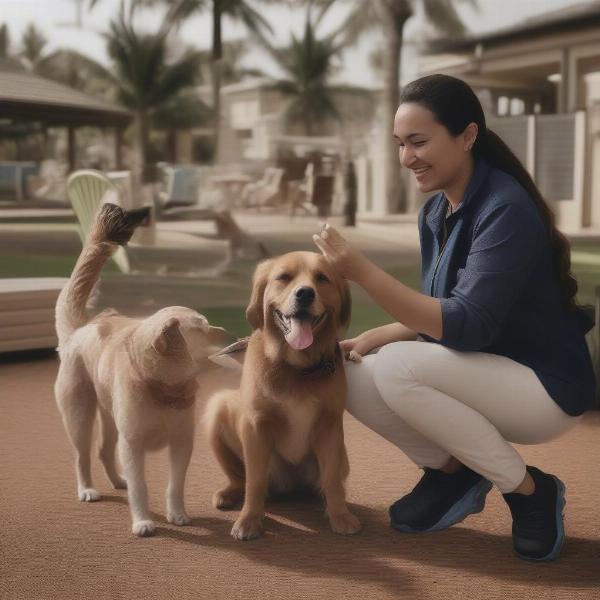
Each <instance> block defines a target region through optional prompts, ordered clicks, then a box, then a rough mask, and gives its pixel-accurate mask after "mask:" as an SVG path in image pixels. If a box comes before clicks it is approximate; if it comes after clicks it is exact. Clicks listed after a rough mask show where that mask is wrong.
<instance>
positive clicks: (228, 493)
mask: <svg viewBox="0 0 600 600" xmlns="http://www.w3.org/2000/svg"><path fill="white" fill-rule="evenodd" d="M243 498H244V490H240V489H238V488H230V487H225V488H223V489H222V490H218V491H216V492H215V493H214V494H213V497H212V503H213V506H214V507H215V508H218V509H219V510H228V509H230V508H236V507H237V506H239V505H240V503H241V501H242V500H243Z"/></svg>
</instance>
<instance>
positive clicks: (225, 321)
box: [0, 244, 600, 337]
mask: <svg viewBox="0 0 600 600" xmlns="http://www.w3.org/2000/svg"><path fill="white" fill-rule="evenodd" d="M75 260H76V256H45V255H31V256H30V255H21V254H15V255H12V256H10V255H8V256H7V255H4V256H1V257H0V278H1V277H68V276H69V274H70V273H71V270H72V268H73V265H74V264H75ZM573 270H574V272H575V274H576V276H577V280H578V282H579V290H580V292H579V301H580V302H581V303H589V304H593V303H594V290H595V288H596V286H598V285H600V245H596V246H591V245H587V244H586V245H573ZM116 271H117V269H116V267H115V266H113V264H112V263H109V264H108V265H106V268H105V272H108V273H111V272H113V273H114V272H116ZM252 271H253V265H252V264H249V263H240V264H237V265H235V266H234V267H233V268H232V269H231V270H230V271H229V272H228V274H227V276H226V278H225V279H224V281H223V283H221V282H220V281H214V282H212V281H211V284H210V286H211V288H212V289H217V288H218V287H219V286H222V285H223V284H227V285H228V289H229V288H231V289H232V292H231V293H232V294H234V297H233V298H232V300H239V305H237V306H227V307H218V306H213V307H210V302H208V303H207V302H206V298H207V297H210V295H211V294H210V291H211V290H206V294H204V293H202V292H203V290H202V289H201V288H200V289H199V293H198V296H197V297H199V298H203V301H204V303H205V304H204V305H203V306H202V307H193V308H198V309H200V310H201V311H202V312H203V313H204V314H205V315H206V317H207V318H208V319H209V320H210V321H211V322H212V323H215V324H219V325H221V326H222V327H225V328H226V329H228V330H229V331H231V332H233V333H235V334H236V335H238V336H243V335H247V334H248V333H249V326H248V324H247V322H246V318H245V306H246V302H247V299H248V297H249V294H250V281H251V275H252ZM388 271H389V273H391V274H392V275H393V276H394V277H396V278H397V279H400V280H401V281H402V282H404V283H406V284H407V285H409V286H411V287H413V288H415V289H419V272H418V268H417V267H413V268H402V267H396V268H394V267H392V268H390V269H388ZM232 282H234V283H236V284H237V285H236V286H234V287H231V283H232ZM389 321H390V317H389V316H388V315H387V314H386V313H385V312H384V311H383V310H381V309H380V308H379V307H377V306H375V305H374V304H373V303H372V302H370V301H369V299H368V298H367V297H365V296H364V294H355V295H354V303H353V310H352V323H351V326H350V329H349V331H348V336H349V337H351V336H354V335H357V334H358V333H360V332H362V331H364V330H366V329H369V328H371V327H377V326H378V325H382V324H384V323H389Z"/></svg>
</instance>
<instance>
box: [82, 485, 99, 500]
mask: <svg viewBox="0 0 600 600" xmlns="http://www.w3.org/2000/svg"><path fill="white" fill-rule="evenodd" d="M79 499H80V500H81V501H82V502H96V501H98V500H100V494H99V493H98V492H97V491H96V490H95V489H94V488H85V489H83V490H79Z"/></svg>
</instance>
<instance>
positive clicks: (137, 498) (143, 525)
mask: <svg viewBox="0 0 600 600" xmlns="http://www.w3.org/2000/svg"><path fill="white" fill-rule="evenodd" d="M119 456H120V458H121V464H122V465H123V469H124V470H125V477H126V479H127V490H128V495H129V510H130V511H131V519H132V526H131V531H132V532H133V534H134V535H137V536H139V537H146V536H150V535H154V532H155V530H156V527H155V525H154V521H153V520H152V518H151V517H150V512H149V511H148V489H147V488H146V481H145V478H144V449H143V448H141V447H140V446H138V445H135V444H132V443H130V442H129V441H128V440H126V439H124V438H123V437H120V438H119Z"/></svg>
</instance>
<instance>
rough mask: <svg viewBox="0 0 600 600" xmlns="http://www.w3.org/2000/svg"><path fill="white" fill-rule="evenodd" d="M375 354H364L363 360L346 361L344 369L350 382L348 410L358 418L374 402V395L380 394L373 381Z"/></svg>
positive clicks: (347, 400) (347, 398)
mask: <svg viewBox="0 0 600 600" xmlns="http://www.w3.org/2000/svg"><path fill="white" fill-rule="evenodd" d="M374 361H375V356H374V355H373V356H364V357H363V359H362V362H360V363H354V362H346V363H345V365H344V370H345V372H346V381H347V383H348V395H347V397H346V410H347V411H348V412H349V413H350V414H351V415H353V416H355V417H357V418H358V415H360V414H362V413H363V412H364V410H365V409H366V407H368V406H369V405H370V404H372V403H373V396H377V395H379V392H378V391H377V388H376V387H375V383H374V382H373V363H374Z"/></svg>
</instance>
